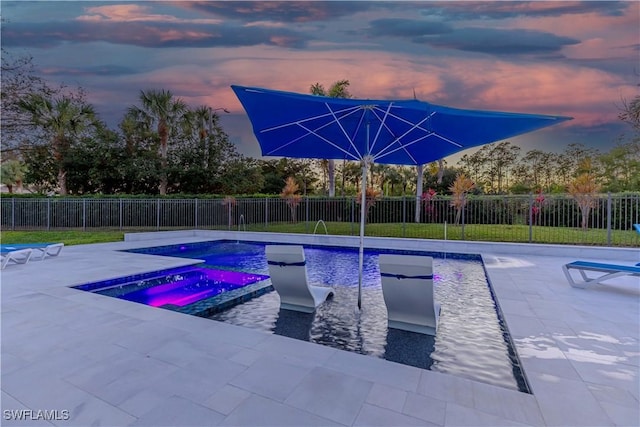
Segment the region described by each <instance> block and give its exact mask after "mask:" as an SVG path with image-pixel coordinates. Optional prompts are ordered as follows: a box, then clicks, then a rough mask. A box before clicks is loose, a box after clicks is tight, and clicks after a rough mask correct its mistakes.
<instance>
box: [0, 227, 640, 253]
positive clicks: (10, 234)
mask: <svg viewBox="0 0 640 427" xmlns="http://www.w3.org/2000/svg"><path fill="white" fill-rule="evenodd" d="M315 226H316V224H315V223H311V222H308V223H305V222H299V223H295V224H293V223H286V222H282V223H269V224H268V226H265V224H247V225H246V231H269V232H276V233H309V234H311V233H313V231H314V228H315ZM326 226H327V231H328V233H329V234H336V235H352V236H357V235H358V233H359V231H360V230H359V224H352V223H345V222H327V223H326ZM224 229H226V228H224ZM233 229H234V230H235V229H236V228H233ZM241 229H242V230H244V229H245V228H244V227H241ZM135 231H141V230H128V232H135ZM142 231H149V230H142ZM324 232H325V231H324V227H322V225H319V226H318V228H317V230H316V233H317V234H324ZM124 233H125V231H123V230H118V231H113V230H87V231H82V230H65V231H2V232H0V241H2V243H35V242H64V244H65V245H79V244H87V243H103V242H117V241H122V240H124ZM365 235H367V236H378V237H408V238H417V239H440V240H443V239H445V228H444V225H443V224H414V223H407V224H398V223H389V224H367V226H366V228H365ZM446 239H448V240H463V236H462V227H461V226H452V225H448V226H447V230H446ZM464 240H470V241H485V242H486V241H490V242H514V243H527V242H529V226H527V225H476V224H471V225H465V227H464ZM532 241H533V242H534V243H552V244H575V245H596V246H606V245H607V231H606V230H595V229H590V230H586V231H585V230H582V229H579V228H561V227H540V226H534V227H533V228H532ZM611 242H612V245H613V246H626V247H640V234H638V233H635V232H633V231H631V230H629V231H624V230H613V231H612V233H611Z"/></svg>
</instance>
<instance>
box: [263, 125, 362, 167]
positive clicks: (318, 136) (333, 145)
mask: <svg viewBox="0 0 640 427" xmlns="http://www.w3.org/2000/svg"><path fill="white" fill-rule="evenodd" d="M298 126H300V127H301V128H302V129H304V130H306V131H307V132H309V133H308V134H307V135H309V134H311V135H314V136H315V137H317V138H320V139H321V140H323V141H324V142H326V143H327V144H329V145H331V146H332V147H334V148H337V149H338V150H340V151H342V152H343V153H344V154H346V155H347V156H349V157H351V158H352V159H353V160H359V157H356V156H354V155H353V154H351V153H349V152H348V151H347V150H345V149H344V148H342V147H340V146H339V145H337V144H335V143H333V142H331V141H329V140H328V139H327V138H325V137H324V136H322V135H318V134H317V133H316V132H315V131H313V130H311V129H309V128H307V127H305V126H304V125H302V124H300V123H298ZM307 135H305V136H307ZM301 138H302V137H301ZM347 138H348V137H347ZM298 139H300V138H298ZM293 142H295V141H291V142H289V143H287V144H285V145H283V146H281V147H285V146H287V145H289V144H292V143H293ZM349 143H351V141H349ZM351 145H353V144H351ZM272 152H273V151H272Z"/></svg>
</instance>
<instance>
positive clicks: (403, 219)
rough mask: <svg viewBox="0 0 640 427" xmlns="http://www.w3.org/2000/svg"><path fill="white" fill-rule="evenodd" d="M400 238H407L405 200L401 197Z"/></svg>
mask: <svg viewBox="0 0 640 427" xmlns="http://www.w3.org/2000/svg"><path fill="white" fill-rule="evenodd" d="M402 237H407V198H406V197H405V196H404V195H403V196H402Z"/></svg>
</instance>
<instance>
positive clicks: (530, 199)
mask: <svg viewBox="0 0 640 427" xmlns="http://www.w3.org/2000/svg"><path fill="white" fill-rule="evenodd" d="M529 243H533V193H531V192H530V193H529Z"/></svg>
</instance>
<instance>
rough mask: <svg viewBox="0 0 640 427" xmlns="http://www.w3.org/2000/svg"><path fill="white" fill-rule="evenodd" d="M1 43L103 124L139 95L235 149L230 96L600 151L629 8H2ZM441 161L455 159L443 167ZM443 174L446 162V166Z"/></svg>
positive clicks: (612, 116) (538, 4)
mask: <svg viewBox="0 0 640 427" xmlns="http://www.w3.org/2000/svg"><path fill="white" fill-rule="evenodd" d="M1 7H2V10H1V12H2V19H3V22H2V47H3V48H4V49H6V50H7V51H8V52H10V53H12V54H15V55H17V56H21V55H31V56H33V58H34V62H35V64H36V66H37V67H38V69H39V70H40V71H41V72H42V76H43V77H44V78H46V79H47V80H49V81H51V82H60V83H65V84H67V85H70V86H81V87H83V88H84V89H85V90H86V91H87V94H88V100H89V102H91V103H92V104H93V105H94V106H95V107H96V109H97V111H98V112H99V113H100V116H101V118H102V119H103V120H105V121H106V122H107V123H108V124H109V125H110V127H111V128H113V129H116V126H117V124H118V122H119V121H120V119H121V118H122V116H123V114H124V113H125V111H126V109H127V108H128V107H130V106H131V105H134V104H138V99H139V93H140V90H148V89H169V90H171V91H172V92H173V93H174V94H175V95H176V96H177V97H180V98H182V99H184V100H185V101H186V102H187V103H188V104H189V105H190V106H192V107H197V106H200V105H203V104H204V105H209V106H211V107H213V108H227V109H228V110H230V114H224V113H221V114H222V124H223V126H224V128H225V130H226V132H227V133H228V134H229V136H230V138H231V141H233V142H234V143H235V144H237V146H238V149H239V151H240V152H241V153H243V154H245V155H248V156H252V157H260V149H259V146H258V143H257V142H256V140H255V137H254V136H253V133H252V131H251V127H250V124H249V121H248V118H247V117H246V114H245V113H244V110H243V109H242V107H241V105H240V103H239V101H238V100H237V98H236V97H235V95H234V94H233V92H232V90H231V88H230V87H229V86H230V85H231V84H237V85H244V86H260V87H267V88H271V89H279V90H286V91H292V92H302V93H308V92H309V87H310V86H311V84H313V83H316V82H320V83H322V84H324V85H325V87H328V86H330V84H331V83H332V82H334V81H337V80H341V79H348V80H349V81H350V82H351V86H350V88H349V89H350V91H351V93H352V94H353V95H354V96H355V97H358V98H373V99H405V98H413V96H414V93H415V95H416V97H417V98H418V99H420V100H422V101H427V102H433V103H437V104H443V105H448V106H452V107H458V108H477V109H484V110H501V111H514V112H523V113H540V114H552V115H562V116H572V117H574V120H572V121H569V122H566V123H563V124H561V125H558V126H554V127H551V128H548V129H545V130H540V131H537V132H534V133H531V134H529V135H525V136H521V137H518V138H512V139H510V141H512V142H514V143H516V144H518V145H520V146H521V147H523V149H524V151H526V150H529V149H532V148H539V149H542V150H544V151H557V152H560V151H563V150H564V148H565V147H566V146H567V145H568V144H569V143H572V142H578V143H583V144H585V145H587V146H591V147H595V148H599V149H600V150H601V151H608V150H609V148H610V147H612V146H613V145H614V144H615V142H616V141H617V140H618V138H619V137H620V136H621V134H623V133H624V132H625V131H626V130H627V125H624V124H622V123H621V122H620V121H619V119H618V114H619V112H620V108H621V105H622V100H623V99H626V100H630V99H632V98H633V97H635V96H636V95H637V94H638V91H639V87H638V83H639V82H640V2H637V1H631V2H612V1H606V2H593V1H586V2H558V1H532V2H503V1H497V2H458V1H453V2H444V1H440V2H370V1H352V2H342V1H329V2H292V1H286V2H272V1H266V2H210V1H202V2H188V1H173V2H162V3H157V2H149V1H141V2H118V1H110V2H93V1H91V2H89V1H85V2H73V1H43V2H29V1H4V0H3V1H2V3H1ZM456 158H457V157H456ZM456 158H454V159H451V160H452V161H451V162H450V163H455V159H456Z"/></svg>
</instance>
